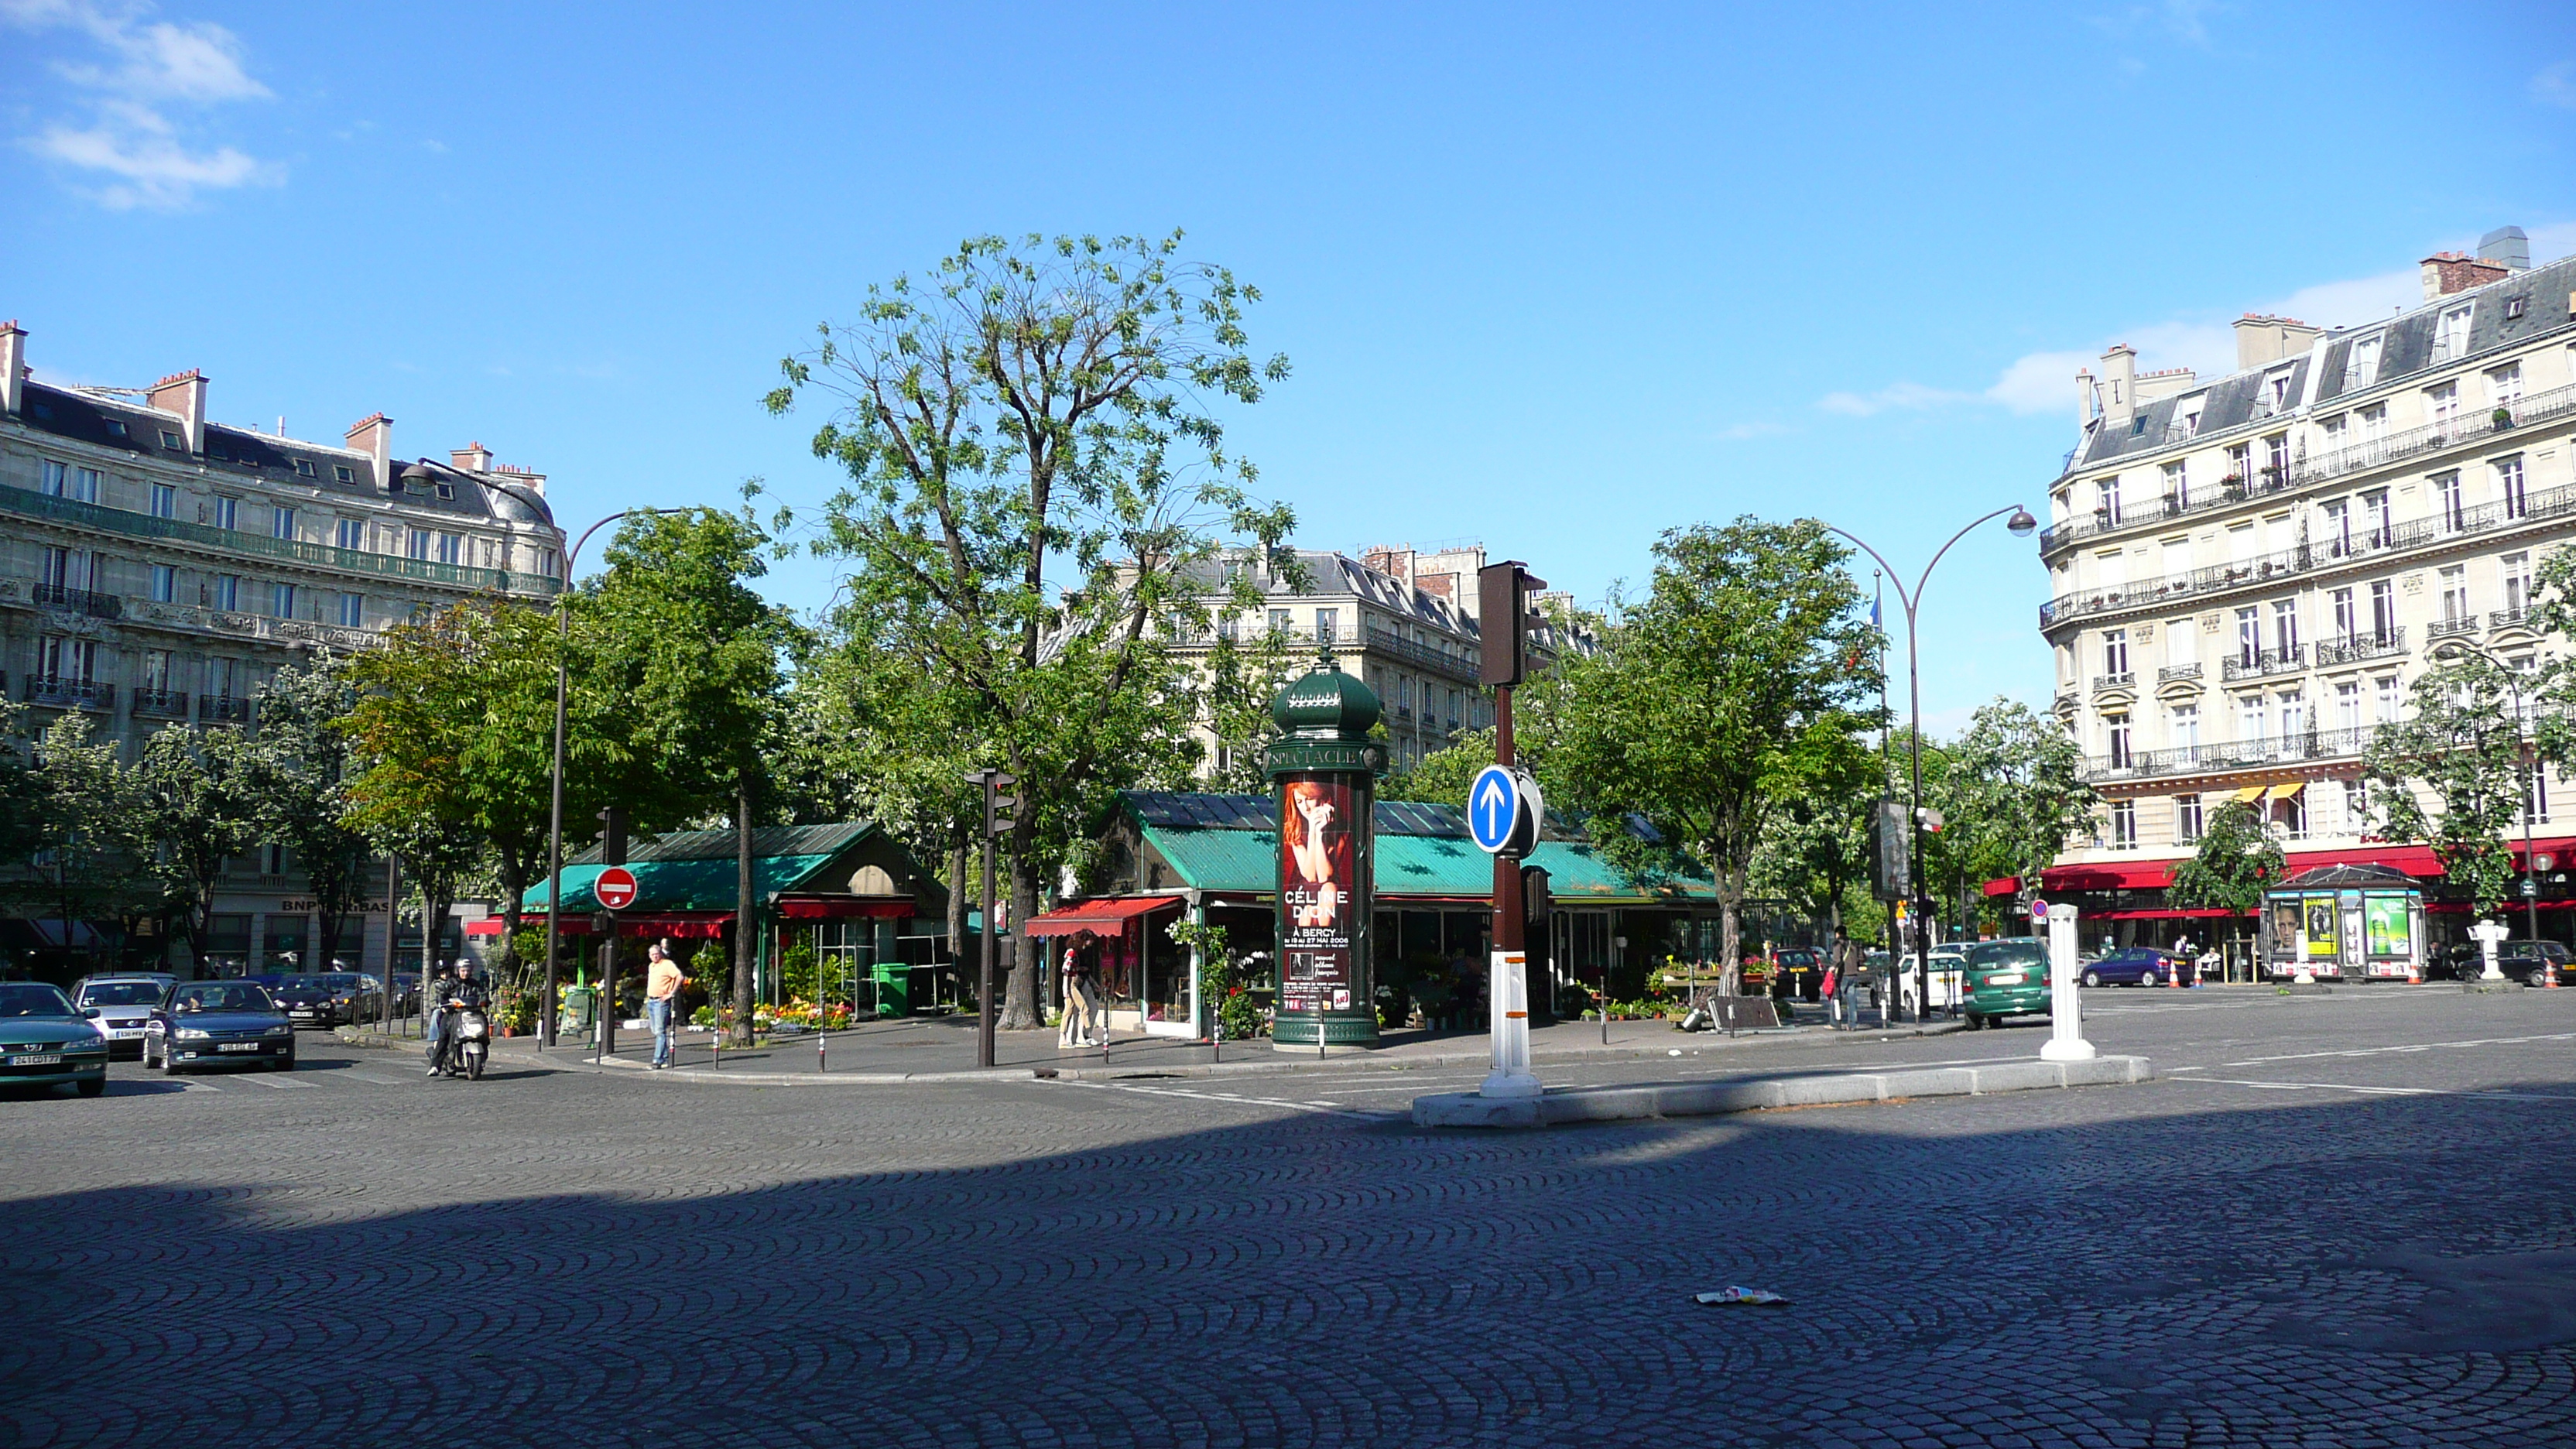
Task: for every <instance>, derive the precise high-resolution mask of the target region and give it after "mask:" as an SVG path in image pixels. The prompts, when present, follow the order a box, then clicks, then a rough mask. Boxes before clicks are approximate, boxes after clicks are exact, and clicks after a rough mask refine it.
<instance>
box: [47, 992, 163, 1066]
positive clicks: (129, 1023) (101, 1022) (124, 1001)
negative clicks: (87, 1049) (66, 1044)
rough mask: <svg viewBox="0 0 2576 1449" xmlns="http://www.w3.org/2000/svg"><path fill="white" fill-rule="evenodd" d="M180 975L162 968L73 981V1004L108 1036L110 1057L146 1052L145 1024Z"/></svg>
mask: <svg viewBox="0 0 2576 1449" xmlns="http://www.w3.org/2000/svg"><path fill="white" fill-rule="evenodd" d="M178 983H179V978H178V977H176V976H172V975H169V974H167V973H165V972H160V971H111V972H105V973H102V974H100V975H97V976H84V977H82V978H81V979H80V980H78V981H75V982H73V983H72V1006H73V1007H74V1008H75V1009H77V1010H78V1011H79V1012H80V1014H81V1015H82V1016H84V1017H86V1018H88V1020H89V1024H90V1025H91V1026H93V1027H95V1028H97V1030H98V1034H99V1035H101V1036H103V1037H106V1038H107V1054H108V1055H109V1056H110V1057H135V1058H138V1059H139V1058H140V1057H141V1056H142V1055H143V1026H144V1023H146V1022H148V1021H150V1020H151V1019H152V1008H154V1007H156V1006H158V1005H160V1004H161V998H162V997H164V996H167V995H169V994H170V988H171V987H173V986H176V985H177V984H178Z"/></svg>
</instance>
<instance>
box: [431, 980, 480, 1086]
mask: <svg viewBox="0 0 2576 1449" xmlns="http://www.w3.org/2000/svg"><path fill="white" fill-rule="evenodd" d="M438 997H439V1002H438V1004H439V1007H440V1011H439V1014H438V1039H437V1040H436V1041H435V1042H434V1043H432V1045H431V1046H430V1050H429V1074H430V1075H431V1076H433V1077H435V1076H437V1075H439V1074H440V1073H441V1072H444V1073H446V1074H447V1075H448V1076H451V1077H453V1076H457V1075H459V1067H458V1064H457V1060H456V1058H457V1053H458V1046H459V1043H460V1042H461V1040H462V1038H461V1037H460V1036H459V1034H458V1033H459V1032H460V1031H461V1030H462V1029H463V1027H464V1025H465V1015H464V1014H465V1013H466V1012H468V1011H481V1010H482V1009H483V981H482V978H481V977H480V976H478V975H476V974H475V971H474V967H473V964H472V963H471V962H466V961H459V962H457V963H456V971H455V974H454V975H452V976H443V977H441V978H439V982H438Z"/></svg>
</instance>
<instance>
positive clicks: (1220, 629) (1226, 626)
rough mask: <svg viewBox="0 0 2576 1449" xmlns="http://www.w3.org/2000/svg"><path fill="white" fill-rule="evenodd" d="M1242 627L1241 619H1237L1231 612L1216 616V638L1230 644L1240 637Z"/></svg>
mask: <svg viewBox="0 0 2576 1449" xmlns="http://www.w3.org/2000/svg"><path fill="white" fill-rule="evenodd" d="M1242 627H1243V621H1242V620H1241V618H1239V617H1238V616H1237V615H1236V614H1235V613H1234V612H1233V611H1232V610H1228V611H1227V612H1225V613H1222V614H1219V615H1218V616H1217V620H1216V637H1218V638H1219V639H1223V640H1225V641H1227V642H1228V643H1231V642H1233V641H1234V640H1236V639H1238V638H1241V637H1242V635H1241V633H1240V631H1241V629H1242Z"/></svg>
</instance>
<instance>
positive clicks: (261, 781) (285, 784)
mask: <svg viewBox="0 0 2576 1449" xmlns="http://www.w3.org/2000/svg"><path fill="white" fill-rule="evenodd" d="M357 707H358V692H357V689H356V687H355V686H354V685H352V684H351V683H350V682H349V679H348V678H347V671H346V670H345V669H343V668H342V667H341V666H340V664H339V663H338V661H335V660H333V659H331V658H330V657H328V656H327V655H326V656H324V657H321V658H318V659H316V660H314V661H312V662H311V663H309V664H305V665H302V666H298V665H288V666H286V667H285V668H282V669H280V670H278V671H277V675H276V677H275V678H274V679H272V680H270V681H269V684H268V687H267V689H265V690H264V691H262V692H261V695H260V703H259V734H258V735H257V737H256V738H255V739H253V740H252V741H251V748H250V750H249V752H248V756H249V758H248V761H247V763H248V765H249V786H250V794H251V796H252V798H253V802H254V806H255V812H256V818H257V821H258V826H259V830H260V833H261V834H262V835H264V836H265V837H266V838H268V839H270V840H273V841H277V842H279V843H280V844H283V845H284V846H286V848H287V850H288V852H289V853H290V854H291V855H293V856H294V858H295V862H296V864H297V865H298V866H299V867H301V868H302V869H303V871H304V881H305V889H306V892H307V893H308V894H309V895H310V896H311V897H312V898H313V906H314V909H315V910H316V911H318V912H319V913H320V914H321V917H322V932H321V937H320V939H319V940H317V941H316V942H315V943H314V952H313V964H314V966H315V967H316V968H317V969H326V970H327V969H329V968H330V966H331V963H332V962H334V961H335V960H337V959H338V957H339V954H340V926H341V922H342V921H344V920H345V919H346V918H347V917H348V916H349V915H350V914H351V913H352V912H354V911H356V910H358V909H359V908H360V907H361V906H363V905H364V904H365V903H366V899H367V885H368V876H369V875H370V874H371V873H372V872H371V871H370V870H369V860H368V857H369V851H368V849H367V838H366V836H365V835H364V834H362V833H361V832H359V831H357V830H355V829H353V828H351V826H350V825H349V823H348V821H347V819H346V818H345V816H346V814H347V810H348V803H349V802H348V793H347V786H348V780H349V776H350V773H351V769H352V764H353V759H352V756H351V752H350V746H349V738H348V736H347V734H346V733H344V732H343V730H342V728H341V721H343V720H344V719H346V718H348V717H349V716H350V715H351V714H353V713H355V712H356V710H357ZM218 733H222V732H220V731H219V732H218ZM390 908H391V907H390V905H388V909H390ZM511 924H512V925H513V926H514V927H515V926H516V925H517V922H516V921H513V922H512V923H511Z"/></svg>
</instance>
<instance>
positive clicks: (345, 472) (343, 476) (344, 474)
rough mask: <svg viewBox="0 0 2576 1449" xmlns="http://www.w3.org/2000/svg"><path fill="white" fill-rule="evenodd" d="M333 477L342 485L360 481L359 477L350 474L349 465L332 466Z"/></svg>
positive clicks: (336, 464)
mask: <svg viewBox="0 0 2576 1449" xmlns="http://www.w3.org/2000/svg"><path fill="white" fill-rule="evenodd" d="M331 476H332V477H333V478H334V479H336V480H338V481H339V482H342V483H355V482H357V481H358V475H356V474H355V473H352V472H350V471H349V465H348V464H346V463H335V464H333V465H332V466H331Z"/></svg>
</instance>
